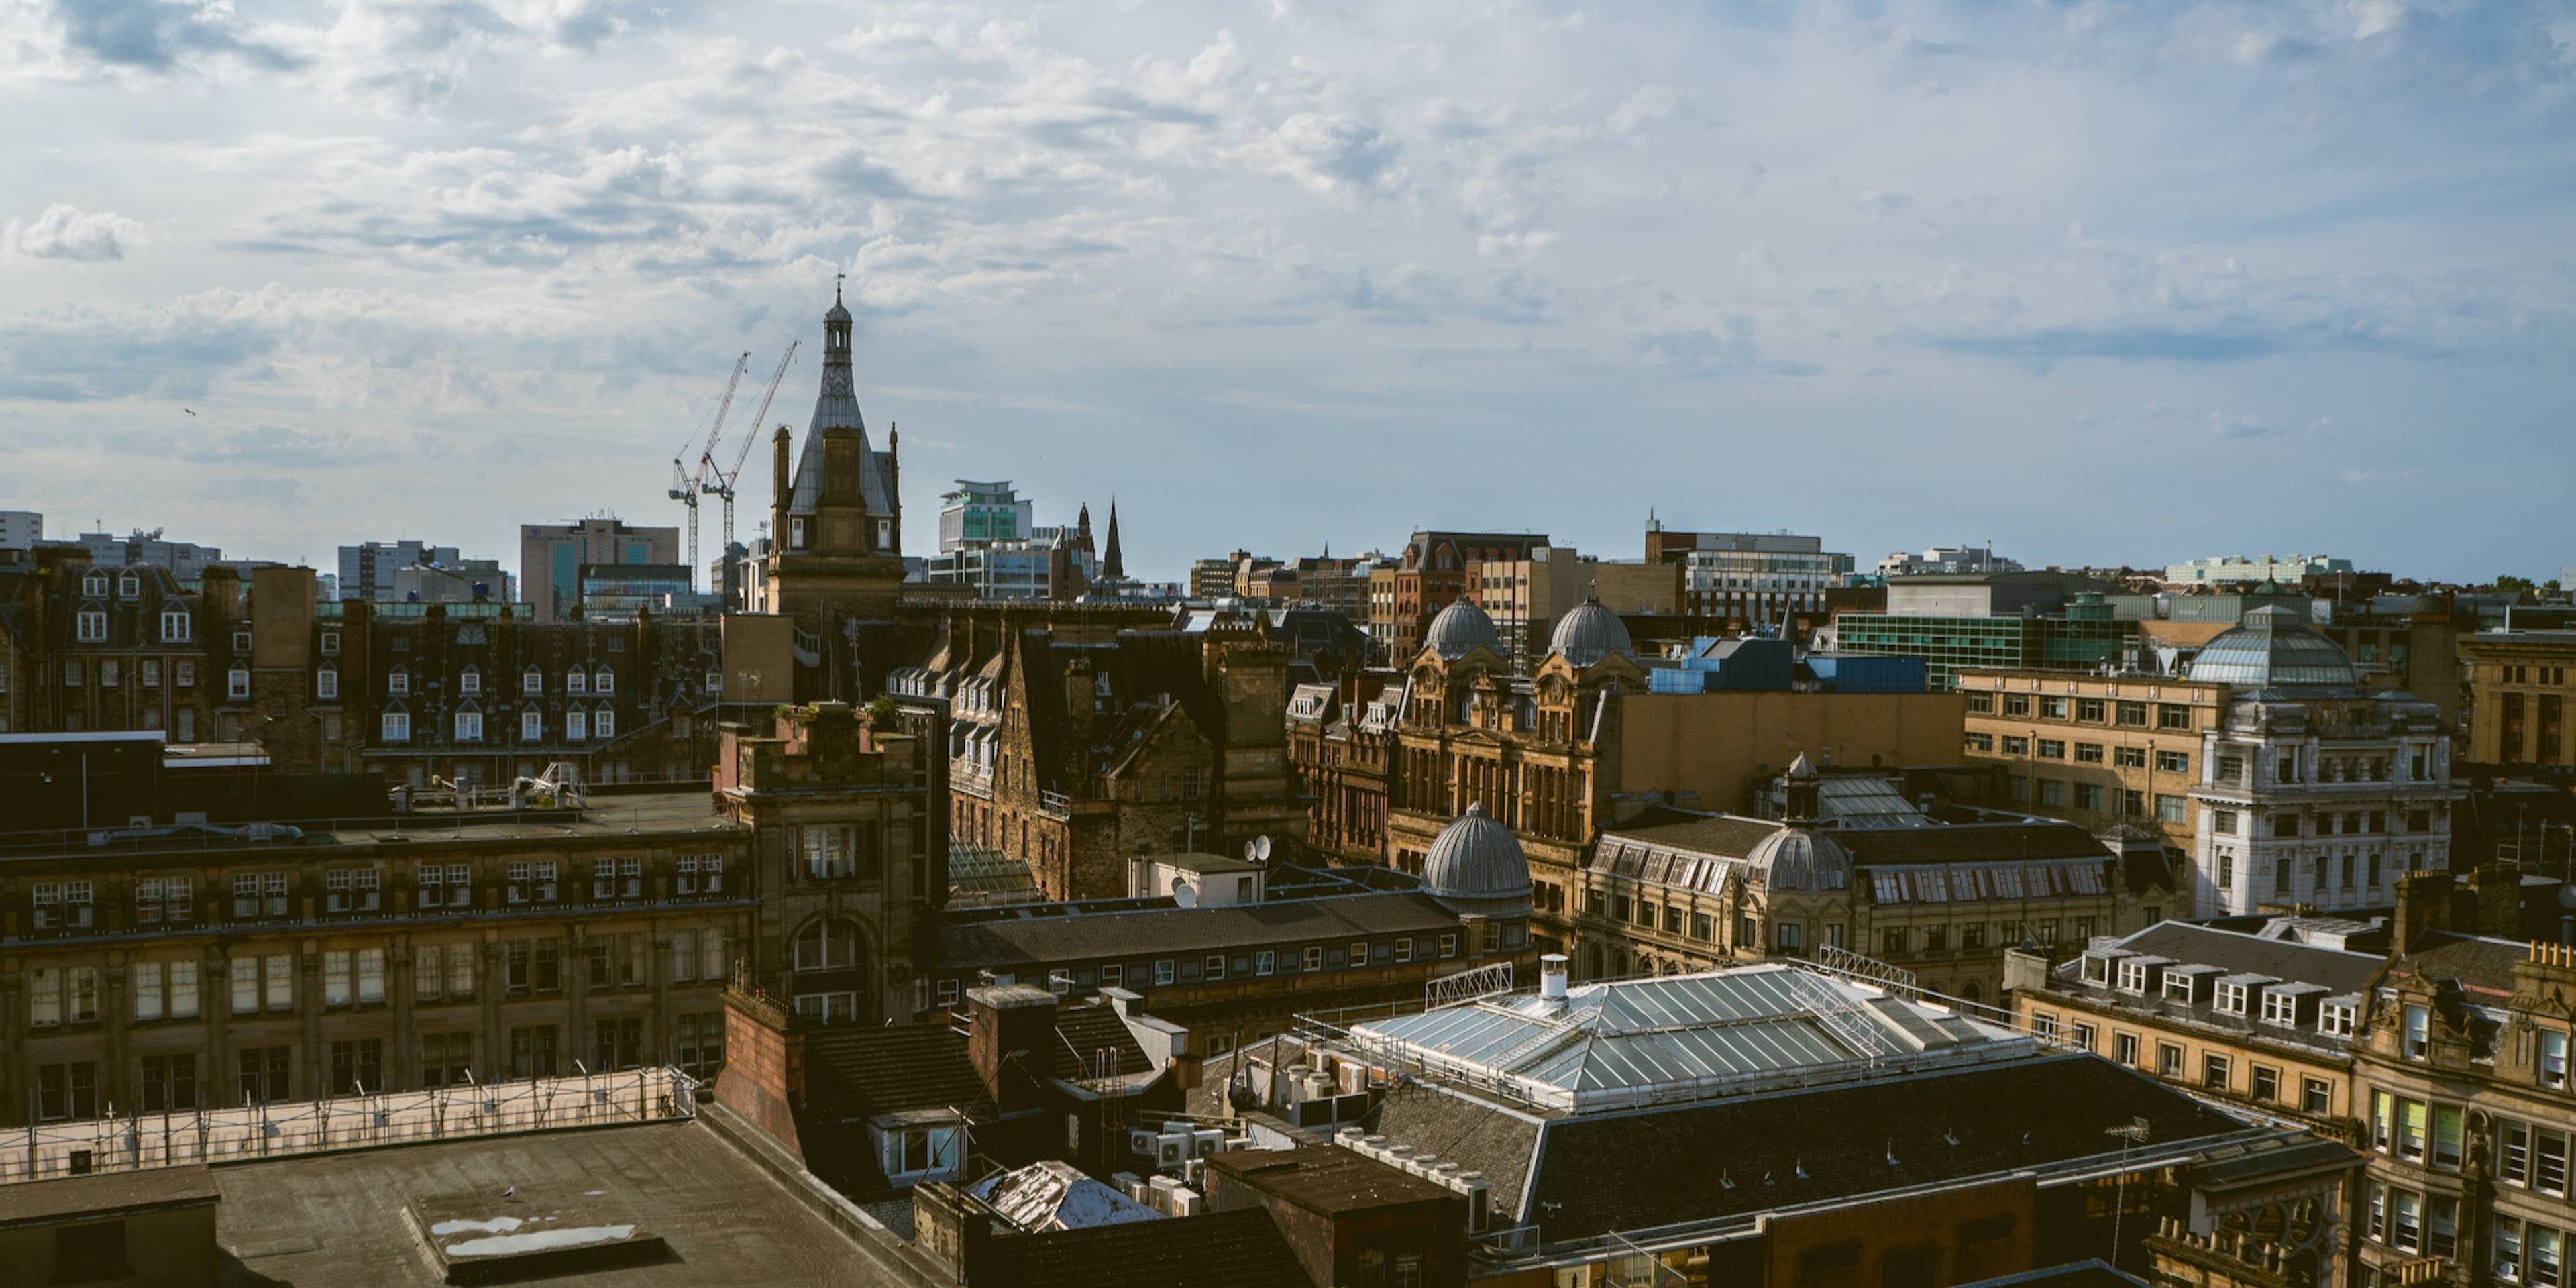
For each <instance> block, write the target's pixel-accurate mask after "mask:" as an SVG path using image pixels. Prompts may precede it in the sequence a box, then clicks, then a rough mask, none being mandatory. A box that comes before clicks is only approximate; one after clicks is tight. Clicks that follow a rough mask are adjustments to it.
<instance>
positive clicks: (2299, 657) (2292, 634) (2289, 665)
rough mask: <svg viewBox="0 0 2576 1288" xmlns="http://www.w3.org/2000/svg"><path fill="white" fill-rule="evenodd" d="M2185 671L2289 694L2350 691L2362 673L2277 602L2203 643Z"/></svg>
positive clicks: (2320, 633) (2192, 675) (2335, 646)
mask: <svg viewBox="0 0 2576 1288" xmlns="http://www.w3.org/2000/svg"><path fill="white" fill-rule="evenodd" d="M2186 674H2188V675H2189V676H2190V678H2192V679H2194V680H2208V681H2215V682H2217V683H2220V684H2227V685H2233V686H2236V687H2238V688H2244V689H2277V690H2281V691H2284V692H2290V693H2298V692H2308V693H2320V692H2333V691H2341V692H2345V693H2349V692H2351V691H2353V690H2355V689H2357V688H2359V687H2360V686H2361V673H2360V672H2359V671H2357V670H2355V669H2354V668H2353V665H2352V658H2351V657H2349V656H2347V655H2346V654H2345V653H2344V651H2343V646H2342V645H2340V644H2337V643H2335V642H2334V641H2333V640H2332V639H2329V638H2327V636H2326V634H2325V632H2323V631H2320V630H2318V629H2317V628H2315V627H2313V626H2310V625H2308V624H2307V623H2305V622H2302V621H2300V620H2299V615H2298V614H2297V613H2294V612H2291V611H2290V610H2289V609H2286V608H2281V607H2277V606H2275V607H2268V608H2258V609H2255V610H2254V611H2253V612H2250V613H2247V614H2246V615H2245V622H2244V624H2243V625H2241V626H2238V627H2236V628H2234V629H2232V630H2228V631H2225V632H2222V633H2221V634H2220V635H2219V636H2218V637H2217V638H2216V639H2213V640H2211V641H2210V642H2208V643H2207V644H2204V645H2202V646H2201V648H2200V653H2199V655H2198V656H2196V657H2194V658H2192V660H2191V666H2190V669H2189V670H2188V671H2187V672H2186Z"/></svg>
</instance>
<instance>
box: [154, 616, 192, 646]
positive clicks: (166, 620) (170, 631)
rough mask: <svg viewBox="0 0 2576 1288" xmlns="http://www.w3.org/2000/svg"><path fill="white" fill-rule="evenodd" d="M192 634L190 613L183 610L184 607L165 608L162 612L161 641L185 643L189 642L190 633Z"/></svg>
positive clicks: (165, 642)
mask: <svg viewBox="0 0 2576 1288" xmlns="http://www.w3.org/2000/svg"><path fill="white" fill-rule="evenodd" d="M190 634H191V632H190V621H189V617H188V614H187V612H186V611H185V610H183V609H176V608H171V609H164V610H163V611H162V613H161V642H162V643H164V644H185V643H187V642H188V638H189V635H190Z"/></svg>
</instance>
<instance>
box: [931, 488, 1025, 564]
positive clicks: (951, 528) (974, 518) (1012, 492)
mask: <svg viewBox="0 0 2576 1288" xmlns="http://www.w3.org/2000/svg"><path fill="white" fill-rule="evenodd" d="M1036 523H1037V503H1036V502H1034V501H1029V500H1025V499H1023V498H1022V497H1021V496H1020V494H1019V492H1018V490H1016V489H1014V488H1013V487H1012V486H1011V481H1010V480H1009V479H1001V480H998V481H995V482H990V483H982V482H977V481H975V480H973V479H959V480H957V487H956V490H954V491H952V492H948V493H946V494H944V495H942V496H941V497H940V498H939V550H940V553H942V554H947V553H950V552H952V551H957V550H965V549H970V548H972V547H974V546H978V545H982V544H985V543H987V542H993V541H1025V540H1027V539H1028V538H1029V536H1030V530H1031V529H1032V528H1033V527H1034V526H1035V525H1036Z"/></svg>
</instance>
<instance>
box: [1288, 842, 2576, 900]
mask: <svg viewBox="0 0 2576 1288" xmlns="http://www.w3.org/2000/svg"><path fill="white" fill-rule="evenodd" d="M1260 849H1261V847H1260V845H1258V844H1256V843H1254V842H1251V841H1246V842H1244V843H1243V861H1244V862H1246V863H1259V862H1260V861H1261V855H1260V853H1259V851H1260ZM2570 888H2571V889H2576V887H2570Z"/></svg>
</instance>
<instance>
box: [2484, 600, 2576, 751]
mask: <svg viewBox="0 0 2576 1288" xmlns="http://www.w3.org/2000/svg"><path fill="white" fill-rule="evenodd" d="M2459 654H2460V662H2461V668H2462V670H2463V671H2465V672H2466V674H2467V677H2468V690H2469V692H2468V704H2467V710H2466V712H2465V713H2464V714H2465V717H2466V718H2465V721H2464V723H2465V728H2464V729H2463V730H2462V732H2463V733H2464V734H2466V736H2467V745H2466V746H2465V747H2464V748H2462V749H2461V755H2462V757H2463V758H2464V759H2466V760H2468V761H2470V762H2472V763H2474V764H2479V765H2494V766H2500V767H2512V768H2517V769H2532V770H2539V771H2542V772H2545V773H2556V774H2566V773H2569V772H2571V769H2576V722H2571V721H2570V720H2569V718H2568V716H2569V713H2570V712H2576V631H2566V630H2500V631H2479V632H2477V633H2476V634H2473V635H2462V636H2460V637H2459Z"/></svg>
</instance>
